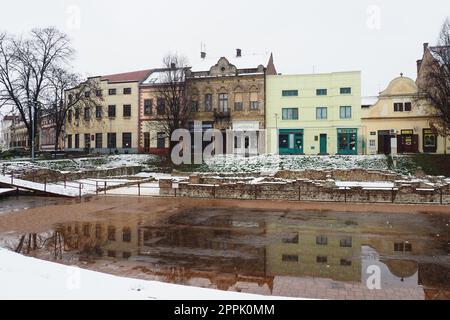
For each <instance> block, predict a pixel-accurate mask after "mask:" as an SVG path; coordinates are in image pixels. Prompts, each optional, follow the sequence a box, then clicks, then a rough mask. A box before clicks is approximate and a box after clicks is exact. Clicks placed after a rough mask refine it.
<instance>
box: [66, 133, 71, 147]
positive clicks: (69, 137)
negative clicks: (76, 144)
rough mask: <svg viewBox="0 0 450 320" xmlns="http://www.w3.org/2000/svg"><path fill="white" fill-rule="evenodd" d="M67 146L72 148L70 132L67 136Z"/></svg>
mask: <svg viewBox="0 0 450 320" xmlns="http://www.w3.org/2000/svg"><path fill="white" fill-rule="evenodd" d="M67 148H68V149H72V135H71V134H69V135H68V136H67Z"/></svg>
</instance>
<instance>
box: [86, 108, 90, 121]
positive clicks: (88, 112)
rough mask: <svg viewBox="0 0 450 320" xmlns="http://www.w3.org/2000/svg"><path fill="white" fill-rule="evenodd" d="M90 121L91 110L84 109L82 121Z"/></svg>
mask: <svg viewBox="0 0 450 320" xmlns="http://www.w3.org/2000/svg"><path fill="white" fill-rule="evenodd" d="M90 119H91V108H89V107H86V108H84V120H85V121H89V120H90Z"/></svg>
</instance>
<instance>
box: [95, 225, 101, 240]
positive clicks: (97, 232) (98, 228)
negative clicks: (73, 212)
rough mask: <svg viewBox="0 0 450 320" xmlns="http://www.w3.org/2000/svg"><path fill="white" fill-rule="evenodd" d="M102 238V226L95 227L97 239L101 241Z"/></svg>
mask: <svg viewBox="0 0 450 320" xmlns="http://www.w3.org/2000/svg"><path fill="white" fill-rule="evenodd" d="M101 237H102V226H101V225H99V224H96V225H95V238H96V239H101Z"/></svg>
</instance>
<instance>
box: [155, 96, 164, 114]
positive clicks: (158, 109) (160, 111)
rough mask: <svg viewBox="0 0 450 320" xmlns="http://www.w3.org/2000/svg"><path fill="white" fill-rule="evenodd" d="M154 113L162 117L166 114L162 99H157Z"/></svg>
mask: <svg viewBox="0 0 450 320" xmlns="http://www.w3.org/2000/svg"><path fill="white" fill-rule="evenodd" d="M156 112H157V113H158V115H164V114H165V113H166V103H165V101H164V99H162V98H158V100H157V106H156Z"/></svg>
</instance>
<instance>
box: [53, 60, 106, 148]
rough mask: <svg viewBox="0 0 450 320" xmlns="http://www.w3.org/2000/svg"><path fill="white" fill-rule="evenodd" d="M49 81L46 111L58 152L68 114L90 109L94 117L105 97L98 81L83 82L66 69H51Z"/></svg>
mask: <svg viewBox="0 0 450 320" xmlns="http://www.w3.org/2000/svg"><path fill="white" fill-rule="evenodd" d="M48 81H49V90H48V97H47V100H48V104H47V105H48V107H47V108H46V109H45V114H46V116H48V117H50V119H52V122H53V124H54V130H55V141H54V144H55V151H56V150H57V149H58V144H59V143H58V142H59V139H60V137H61V136H62V134H63V132H64V125H65V123H66V119H67V118H68V114H69V113H71V112H72V111H73V110H74V109H75V108H82V109H83V108H89V109H90V112H89V116H90V117H93V116H94V114H95V108H96V107H97V106H99V105H101V102H102V101H103V95H102V94H101V90H100V84H99V82H98V81H96V79H87V80H85V81H81V77H80V76H79V75H77V74H75V73H72V72H70V71H67V69H65V68H60V67H53V68H51V71H50V75H49V79H48ZM66 95H67V96H66Z"/></svg>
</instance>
